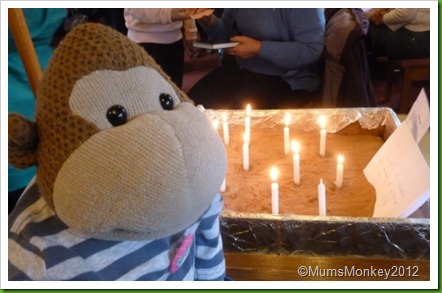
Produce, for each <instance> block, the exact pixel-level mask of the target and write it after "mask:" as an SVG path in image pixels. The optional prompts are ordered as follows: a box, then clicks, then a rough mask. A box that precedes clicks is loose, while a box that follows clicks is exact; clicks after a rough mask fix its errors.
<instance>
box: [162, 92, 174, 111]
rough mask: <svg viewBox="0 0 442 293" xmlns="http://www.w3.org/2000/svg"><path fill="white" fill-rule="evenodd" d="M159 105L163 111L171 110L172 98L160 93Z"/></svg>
mask: <svg viewBox="0 0 442 293" xmlns="http://www.w3.org/2000/svg"><path fill="white" fill-rule="evenodd" d="M160 103H161V107H163V109H164V110H172V109H173V98H172V96H171V95H169V94H165V93H162V94H161V95H160Z"/></svg>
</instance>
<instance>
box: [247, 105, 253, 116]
mask: <svg viewBox="0 0 442 293" xmlns="http://www.w3.org/2000/svg"><path fill="white" fill-rule="evenodd" d="M250 115H252V107H251V106H250V104H247V106H246V116H249V117H250Z"/></svg>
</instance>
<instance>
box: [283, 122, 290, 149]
mask: <svg viewBox="0 0 442 293" xmlns="http://www.w3.org/2000/svg"><path fill="white" fill-rule="evenodd" d="M290 119H291V117H290V114H289V113H285V118H284V121H285V127H284V154H286V155H287V154H288V153H289V152H290V129H289V124H290Z"/></svg>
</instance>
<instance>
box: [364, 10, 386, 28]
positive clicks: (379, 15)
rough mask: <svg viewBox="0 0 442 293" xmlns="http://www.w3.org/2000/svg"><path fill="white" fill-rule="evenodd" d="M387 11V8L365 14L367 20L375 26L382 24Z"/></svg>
mask: <svg viewBox="0 0 442 293" xmlns="http://www.w3.org/2000/svg"><path fill="white" fill-rule="evenodd" d="M388 11H389V9H388V8H375V9H373V10H371V11H370V13H369V14H367V16H368V20H370V22H372V23H373V24H375V25H381V24H383V23H384V19H383V16H384V14H385V13H387V12H388Z"/></svg>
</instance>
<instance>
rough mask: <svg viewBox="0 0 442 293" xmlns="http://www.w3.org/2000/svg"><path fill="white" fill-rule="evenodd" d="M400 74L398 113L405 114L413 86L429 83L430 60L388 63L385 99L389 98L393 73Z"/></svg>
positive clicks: (406, 60) (408, 106) (393, 61)
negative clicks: (420, 82)
mask: <svg viewBox="0 0 442 293" xmlns="http://www.w3.org/2000/svg"><path fill="white" fill-rule="evenodd" d="M396 70H399V71H400V72H401V73H402V85H401V96H400V106H399V111H398V112H399V113H404V114H407V113H408V111H409V109H410V100H411V98H412V97H411V96H412V94H413V92H412V90H413V84H414V83H415V82H418V81H428V82H429V81H430V58H421V59H404V60H390V61H389V71H390V72H389V74H390V76H389V78H388V81H387V99H388V100H389V99H390V98H391V92H392V88H393V81H394V76H393V75H394V72H395V71H396Z"/></svg>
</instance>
